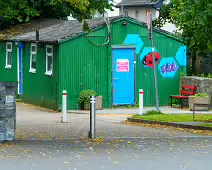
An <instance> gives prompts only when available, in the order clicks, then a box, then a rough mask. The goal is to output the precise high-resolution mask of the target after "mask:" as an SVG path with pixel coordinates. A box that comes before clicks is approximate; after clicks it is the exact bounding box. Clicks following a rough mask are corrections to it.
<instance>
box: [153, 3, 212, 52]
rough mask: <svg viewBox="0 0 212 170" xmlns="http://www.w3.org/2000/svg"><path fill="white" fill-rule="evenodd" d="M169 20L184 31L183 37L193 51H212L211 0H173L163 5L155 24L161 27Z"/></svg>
mask: <svg viewBox="0 0 212 170" xmlns="http://www.w3.org/2000/svg"><path fill="white" fill-rule="evenodd" d="M167 21H168V22H171V23H173V24H175V25H176V26H177V27H178V29H179V31H180V32H182V34H181V37H182V39H183V40H184V43H185V44H186V45H187V46H188V47H189V49H190V51H191V52H198V53H199V54H204V53H207V52H208V51H211V52H212V34H211V32H212V3H211V0H171V1H170V3H169V4H167V5H163V7H162V8H161V11H160V16H159V18H158V19H157V20H156V21H155V22H154V24H155V26H158V27H161V26H162V25H163V24H164V23H165V22H167Z"/></svg>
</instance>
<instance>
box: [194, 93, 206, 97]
mask: <svg viewBox="0 0 212 170" xmlns="http://www.w3.org/2000/svg"><path fill="white" fill-rule="evenodd" d="M195 97H208V95H207V94H205V93H197V94H195Z"/></svg>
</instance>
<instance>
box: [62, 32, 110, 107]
mask: <svg viewBox="0 0 212 170" xmlns="http://www.w3.org/2000/svg"><path fill="white" fill-rule="evenodd" d="M105 31H106V30H105V29H102V30H99V31H96V32H94V33H92V34H91V35H90V36H89V37H88V38H86V37H78V38H76V39H73V40H71V41H67V42H65V43H62V44H61V45H60V70H61V74H60V83H61V84H60V87H59V91H60V94H61V92H62V90H63V89H65V90H67V92H68V109H77V108H78V102H77V100H78V97H79V93H80V92H81V91H82V90H84V89H92V90H95V91H96V92H97V93H98V94H99V95H103V96H104V98H103V100H104V101H103V105H104V107H108V82H110V81H108V62H107V60H108V54H107V51H108V50H107V47H106V46H97V45H95V44H93V43H92V42H94V43H97V44H102V43H104V40H105V35H106V33H105ZM59 98H60V101H59V106H60V108H61V95H60V97H59Z"/></svg>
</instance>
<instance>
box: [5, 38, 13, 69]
mask: <svg viewBox="0 0 212 170" xmlns="http://www.w3.org/2000/svg"><path fill="white" fill-rule="evenodd" d="M8 44H10V45H11V49H7V45H8ZM12 51H13V44H12V42H7V43H6V65H5V68H8V69H11V68H12V63H11V65H9V64H7V60H8V52H11V53H12Z"/></svg>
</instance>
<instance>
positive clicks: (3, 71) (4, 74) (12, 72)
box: [0, 41, 18, 82]
mask: <svg viewBox="0 0 212 170" xmlns="http://www.w3.org/2000/svg"><path fill="white" fill-rule="evenodd" d="M6 43H7V42H6V41H1V42H0V81H9V82H17V76H18V73H17V46H16V45H15V44H14V43H13V45H12V68H11V69H8V68H5V66H6Z"/></svg>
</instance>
